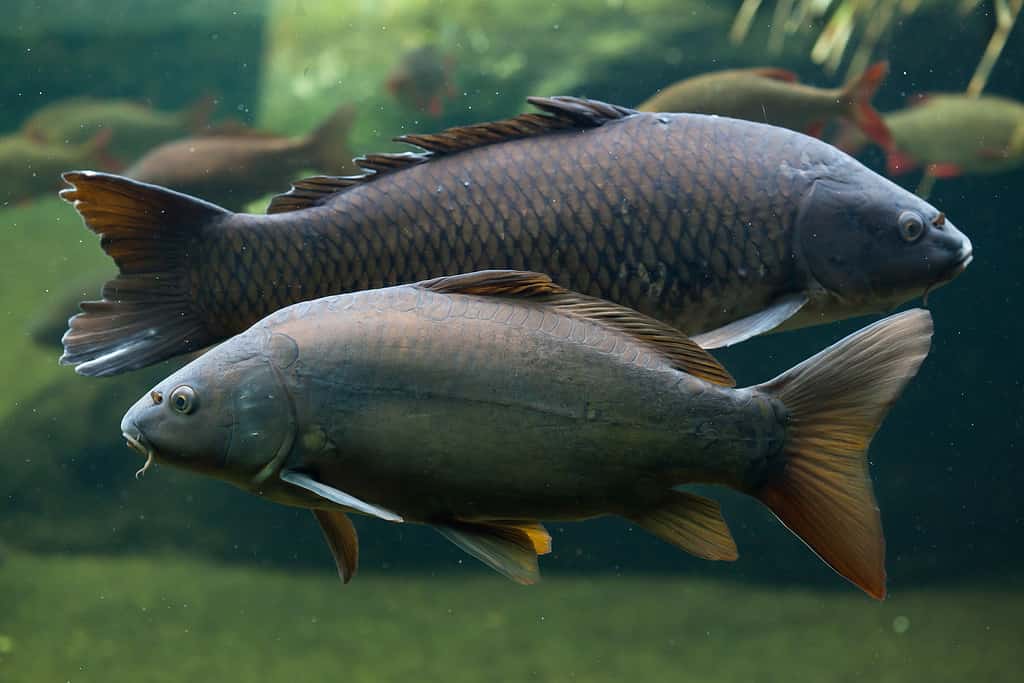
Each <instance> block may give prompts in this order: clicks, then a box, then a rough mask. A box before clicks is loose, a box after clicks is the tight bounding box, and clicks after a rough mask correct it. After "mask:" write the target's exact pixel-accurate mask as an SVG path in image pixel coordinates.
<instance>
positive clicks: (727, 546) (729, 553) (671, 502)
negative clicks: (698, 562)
mask: <svg viewBox="0 0 1024 683" xmlns="http://www.w3.org/2000/svg"><path fill="white" fill-rule="evenodd" d="M627 518H628V519H629V520H631V521H632V522H634V523H635V524H637V525H638V526H641V527H643V528H644V529H646V530H647V531H649V532H651V533H652V534H654V535H655V536H657V537H658V538H660V539H662V540H663V541H666V542H668V543H671V544H672V545H674V546H676V547H678V548H682V549H683V550H685V551H686V552H688V553H690V554H691V555H696V556H697V557H701V558H704V559H705V560H728V561H730V562H731V561H733V560H735V559H736V558H737V557H739V554H738V553H737V551H736V541H734V540H733V538H732V534H731V533H730V532H729V525H728V524H726V523H725V520H724V519H722V511H721V509H720V508H719V506H718V502H717V501H714V500H711V499H710V498H704V497H703V496H698V495H696V494H693V493H687V492H685V491H672V492H671V493H670V495H669V498H668V500H667V501H666V502H665V503H664V504H662V505H659V506H658V507H656V508H654V509H652V510H646V511H644V512H642V513H635V514H629V515H627Z"/></svg>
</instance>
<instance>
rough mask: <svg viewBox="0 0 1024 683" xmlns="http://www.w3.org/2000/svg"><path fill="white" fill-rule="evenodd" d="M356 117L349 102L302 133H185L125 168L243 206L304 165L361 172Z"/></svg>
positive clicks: (305, 167) (147, 178)
mask: <svg viewBox="0 0 1024 683" xmlns="http://www.w3.org/2000/svg"><path fill="white" fill-rule="evenodd" d="M354 118H355V107H353V106H352V105H350V104H345V105H342V106H340V107H339V108H338V109H337V110H336V111H335V112H334V113H333V114H331V115H330V116H329V117H327V119H326V120H325V121H323V122H322V123H321V124H320V125H319V126H318V127H317V128H316V129H315V130H313V131H312V132H310V133H308V134H306V135H302V136H299V137H285V136H281V135H274V134H272V133H266V132H263V131H258V130H239V131H236V132H228V133H217V132H211V133H208V134H205V135H198V136H194V137H189V138H183V139H180V140H175V141H173V142H168V143H165V144H163V145H161V146H159V147H157V148H155V149H153V150H151V151H150V152H148V153H147V154H146V155H145V156H144V157H142V158H141V159H139V160H138V161H137V162H135V163H134V164H132V165H131V166H130V167H128V169H126V170H125V172H124V173H125V175H126V176H128V177H129V178H134V179H136V180H141V181H144V182H147V183H155V184H158V185H164V186H166V187H169V188H171V189H174V190H178V191H179V192H187V193H189V194H195V195H199V196H201V197H204V198H206V199H207V200H209V201H211V202H215V203H217V204H220V205H221V206H224V207H227V208H230V209H235V210H241V209H243V208H244V207H245V206H246V205H247V204H248V203H250V202H252V201H255V200H257V199H259V198H260V197H263V196H265V195H267V194H269V193H271V192H275V191H280V190H281V189H282V188H285V187H287V186H288V184H289V182H290V181H292V180H294V179H295V177H296V176H297V174H298V173H299V172H300V171H311V170H318V171H325V172H329V173H333V174H338V175H345V174H347V173H354V172H356V171H357V170H358V167H357V166H356V165H355V163H354V162H353V161H352V157H353V156H354V155H353V154H352V152H351V151H350V149H349V140H348V138H349V134H350V131H351V127H352V122H353V119H354Z"/></svg>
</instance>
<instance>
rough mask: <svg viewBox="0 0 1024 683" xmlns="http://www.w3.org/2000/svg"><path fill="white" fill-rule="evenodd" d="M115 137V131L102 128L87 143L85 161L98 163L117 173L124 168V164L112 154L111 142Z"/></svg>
mask: <svg viewBox="0 0 1024 683" xmlns="http://www.w3.org/2000/svg"><path fill="white" fill-rule="evenodd" d="M113 137H114V132H113V130H111V129H110V128H101V129H100V130H99V131H98V132H97V133H96V135H94V136H92V138H91V139H89V140H87V141H86V142H85V145H84V154H83V159H85V160H86V161H88V162H96V163H97V164H99V165H101V166H102V167H103V168H105V169H109V170H111V171H116V170H118V169H120V168H121V167H123V166H124V163H123V162H122V161H121V160H119V159H116V158H114V157H113V156H112V155H111V153H110V141H111V140H112V139H113Z"/></svg>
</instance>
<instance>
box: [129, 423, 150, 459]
mask: <svg viewBox="0 0 1024 683" xmlns="http://www.w3.org/2000/svg"><path fill="white" fill-rule="evenodd" d="M121 436H123V437H124V440H125V441H126V442H127V444H128V447H129V448H131V449H132V450H133V451H136V452H137V453H138V454H139V455H141V456H142V457H144V458H148V457H150V456H151V455H152V453H153V446H152V445H150V443H149V442H148V441H147V440H146V436H145V434H143V433H142V430H141V429H139V428H138V426H136V424H135V422H134V421H133V420H132V419H131V418H130V417H129V416H125V418H124V419H123V420H121Z"/></svg>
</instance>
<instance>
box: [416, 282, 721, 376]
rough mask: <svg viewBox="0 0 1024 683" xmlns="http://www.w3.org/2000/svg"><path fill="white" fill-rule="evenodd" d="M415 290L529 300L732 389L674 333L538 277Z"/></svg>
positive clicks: (716, 367)
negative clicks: (623, 338) (598, 327)
mask: <svg viewBox="0 0 1024 683" xmlns="http://www.w3.org/2000/svg"><path fill="white" fill-rule="evenodd" d="M415 286H417V287H422V288H424V289H429V290H431V291H434V292H443V293H446V294H468V295H475V296H496V297H522V298H524V299H531V300H532V301H533V302H535V303H536V304H537V305H540V306H548V307H551V308H555V309H557V310H558V311H559V312H561V313H563V314H566V315H573V316H577V317H579V318H583V319H586V320H589V321H591V322H594V323H598V324H600V325H602V326H604V327H606V328H607V329H610V330H614V331H616V332H618V333H620V334H624V335H627V336H629V337H631V338H632V339H633V340H634V341H636V342H638V343H640V344H642V345H643V346H644V347H645V348H647V349H648V350H649V351H651V352H653V353H657V354H659V355H660V356H662V357H663V358H665V360H666V361H668V362H669V363H671V364H672V366H673V367H675V368H676V369H678V370H682V371H683V372H686V373H689V374H691V375H693V376H695V377H700V378H701V379H703V380H705V381H708V382H712V383H714V384H720V385H722V386H729V387H731V386H734V385H735V384H736V382H735V380H733V378H732V376H731V375H730V374H729V372H728V371H727V370H726V369H725V368H724V367H722V365H721V364H720V363H719V362H718V361H717V360H715V359H714V357H712V356H711V354H709V353H708V352H707V351H705V350H704V349H702V348H701V347H700V346H699V345H698V344H697V343H695V342H694V341H693V340H692V339H690V338H689V337H687V336H686V335H684V334H683V333H682V332H680V331H679V330H677V329H675V328H673V327H671V326H669V325H666V324H665V323H663V322H660V321H658V320H655V319H654V318H650V317H648V316H646V315H643V314H642V313H638V312H637V311H635V310H633V309H631V308H627V307H625V306H619V305H618V304H614V303H612V302H610V301H605V300H603V299H595V298H594V297H589V296H585V295H583V294H577V293H576V292H571V291H569V290H567V289H565V288H564V287H561V286H559V285H557V284H555V283H554V282H552V280H551V278H550V277H548V276H547V275H544V274H542V273H531V272H527V271H518V270H484V271H479V272H475V273H466V274H463V275H449V276H446V277H439V278H434V279H433V280H425V281H423V282H419V283H416V285H415Z"/></svg>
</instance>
